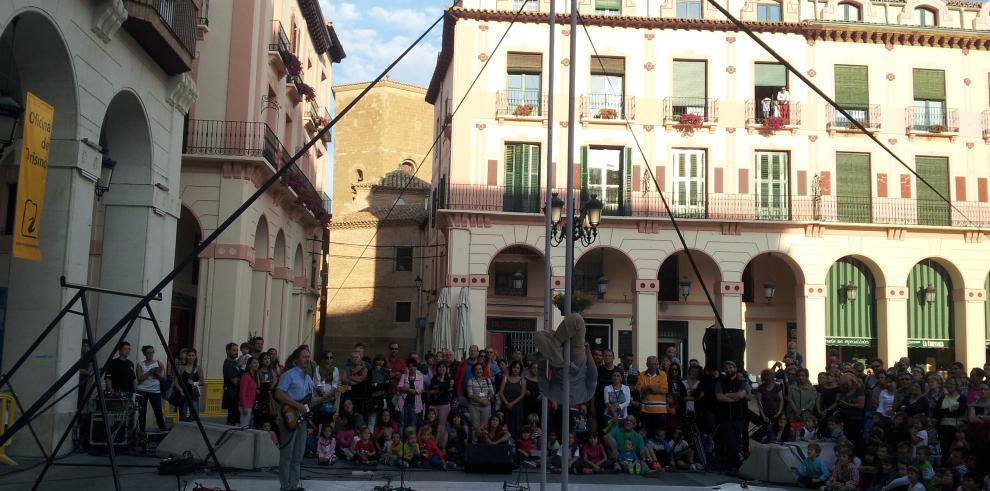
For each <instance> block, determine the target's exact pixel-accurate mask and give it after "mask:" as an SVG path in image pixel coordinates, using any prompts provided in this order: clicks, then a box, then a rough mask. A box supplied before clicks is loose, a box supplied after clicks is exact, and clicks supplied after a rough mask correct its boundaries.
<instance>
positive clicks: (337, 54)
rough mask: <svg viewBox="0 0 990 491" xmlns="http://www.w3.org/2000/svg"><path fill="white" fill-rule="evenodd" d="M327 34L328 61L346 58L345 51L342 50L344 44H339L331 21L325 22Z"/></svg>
mask: <svg viewBox="0 0 990 491" xmlns="http://www.w3.org/2000/svg"><path fill="white" fill-rule="evenodd" d="M327 34H329V35H330V61H332V62H334V63H340V61H341V60H343V59H344V58H347V53H345V52H344V46H343V45H342V44H340V38H338V37H337V30H336V29H334V28H333V22H327Z"/></svg>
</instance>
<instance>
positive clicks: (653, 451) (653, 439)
mask: <svg viewBox="0 0 990 491" xmlns="http://www.w3.org/2000/svg"><path fill="white" fill-rule="evenodd" d="M672 450H673V445H672V444H671V443H670V441H668V440H667V431H666V430H664V429H663V428H657V430H656V431H654V432H653V435H651V436H650V437H649V438H647V439H646V445H645V446H644V447H643V454H644V455H643V460H645V461H646V465H647V467H649V468H650V469H651V470H655V471H659V470H663V469H665V468H668V467H670V465H671V463H672V462H673V452H672Z"/></svg>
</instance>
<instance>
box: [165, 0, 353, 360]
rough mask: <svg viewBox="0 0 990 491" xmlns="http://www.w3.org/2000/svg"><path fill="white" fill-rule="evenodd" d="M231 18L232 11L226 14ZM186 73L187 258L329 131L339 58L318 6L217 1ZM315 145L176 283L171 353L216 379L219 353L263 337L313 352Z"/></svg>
mask: <svg viewBox="0 0 990 491" xmlns="http://www.w3.org/2000/svg"><path fill="white" fill-rule="evenodd" d="M235 7H236V8H235ZM204 34H205V38H204V40H203V41H202V42H201V47H200V53H199V58H198V61H197V64H196V67H195V69H194V72H193V76H194V77H195V78H196V80H197V81H198V84H199V90H200V98H199V101H198V102H197V103H196V104H195V105H194V106H193V107H192V108H191V110H190V113H189V118H188V119H187V121H186V124H185V133H184V138H183V140H182V143H183V146H182V151H183V158H182V187H181V197H182V216H181V217H180V219H179V227H178V228H179V230H178V234H177V239H176V256H175V257H176V258H180V257H184V256H185V254H188V253H189V251H191V250H192V248H193V247H194V245H195V244H196V243H197V242H198V241H199V240H201V239H202V237H205V236H206V235H208V234H210V233H211V232H212V231H213V230H215V229H216V228H217V226H218V225H219V224H220V223H221V222H223V220H225V219H226V218H227V217H228V216H230V215H231V213H232V212H233V211H234V210H235V209H237V207H239V206H240V205H241V203H243V202H244V201H245V200H247V199H248V198H249V197H250V196H251V195H252V194H254V193H255V192H256V191H257V189H258V187H259V186H260V185H261V184H262V183H263V182H264V181H265V180H267V179H268V178H269V177H270V176H271V175H273V174H274V173H275V172H276V171H277V170H278V169H280V168H281V166H283V165H285V164H286V163H287V162H288V161H289V159H290V158H291V157H292V156H293V155H294V154H295V153H296V152H297V151H298V150H299V149H301V148H302V147H303V145H305V144H306V143H307V142H308V141H309V140H310V138H312V137H313V136H314V135H315V134H316V132H317V131H318V130H319V128H322V127H323V126H325V125H326V123H327V122H328V121H329V114H330V112H329V110H328V108H329V101H330V84H331V77H332V64H333V63H338V62H340V60H341V59H342V58H343V57H344V52H343V49H342V47H341V45H340V43H339V42H338V41H337V39H336V36H335V34H334V31H333V29H332V27H331V26H330V25H329V24H328V23H327V22H326V20H325V19H324V17H323V14H322V12H321V11H320V6H319V2H317V1H315V0H276V1H268V0H264V1H262V0H252V1H240V0H238V1H236V2H235V1H234V0H214V1H213V2H211V3H210V10H209V31H208V32H205V33H204ZM328 141H329V136H327V137H326V138H324V139H321V140H319V141H317V142H316V144H315V145H314V146H313V147H311V148H310V149H309V150H308V151H307V153H305V154H304V155H303V156H302V157H301V158H300V159H299V160H298V161H297V162H296V169H294V170H293V171H290V173H289V174H287V175H286V176H285V177H283V178H282V179H281V181H280V182H279V183H278V184H276V185H275V186H273V187H271V188H269V189H268V190H266V192H265V193H264V194H263V195H262V196H261V197H260V198H259V199H258V200H257V201H256V202H255V203H254V204H253V205H252V206H251V208H250V209H249V210H247V211H246V212H245V213H244V214H243V215H242V216H241V217H240V218H239V219H238V220H237V221H236V222H235V223H234V224H233V225H232V226H231V227H230V228H229V229H227V230H226V231H225V232H224V233H223V234H222V235H221V236H220V238H219V239H218V240H217V241H216V243H215V244H211V245H210V247H209V248H208V249H207V250H206V251H205V252H203V253H202V254H200V257H199V260H198V261H197V262H196V264H194V265H193V266H192V267H190V268H188V269H187V270H186V271H184V272H183V274H182V276H181V277H180V278H178V279H177V280H176V282H175V287H174V290H175V295H174V298H173V301H172V304H171V308H172V310H171V325H172V337H171V339H170V343H171V344H172V346H173V347H174V348H182V347H195V348H196V349H197V350H198V352H199V356H200V360H201V361H202V363H203V365H204V367H205V369H206V377H207V378H220V376H221V366H222V363H223V359H224V354H223V353H224V346H225V345H226V344H227V343H229V342H232V341H233V342H237V343H241V342H245V341H247V340H248V339H249V338H250V337H252V336H262V337H263V338H264V339H265V344H266V346H269V347H275V348H276V349H278V350H279V356H280V358H281V359H284V357H285V355H287V354H288V352H289V351H291V350H292V349H295V347H296V346H298V345H299V344H300V343H312V341H313V339H314V337H313V333H314V331H315V328H316V323H317V316H316V311H317V310H316V308H317V304H318V301H319V292H320V286H321V285H319V277H320V264H321V262H322V261H321V260H320V256H321V251H322V242H323V231H324V229H325V226H326V224H327V223H328V222H329V198H328V197H327V196H326V194H325V193H324V192H323V189H324V185H323V183H324V180H325V178H326V162H327V146H326V145H327V142H328Z"/></svg>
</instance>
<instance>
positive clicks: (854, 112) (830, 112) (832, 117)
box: [825, 104, 881, 134]
mask: <svg viewBox="0 0 990 491" xmlns="http://www.w3.org/2000/svg"><path fill="white" fill-rule="evenodd" d="M842 108H843V109H845V110H846V112H847V113H849V115H850V116H852V117H853V118H855V119H856V121H859V124H861V125H863V126H864V127H865V128H866V129H868V130H879V129H880V118H881V115H880V105H879V104H870V105H862V106H855V105H847V106H843V107H842ZM825 114H826V117H827V118H828V123H827V129H828V132H829V134H834V133H835V132H837V131H840V132H841V131H850V132H857V131H859V128H856V125H854V124H853V123H852V121H850V120H849V119H847V118H846V117H845V116H843V115H842V113H840V112H839V111H837V110H836V109H835V108H834V107H832V106H831V105H829V106H826V107H825Z"/></svg>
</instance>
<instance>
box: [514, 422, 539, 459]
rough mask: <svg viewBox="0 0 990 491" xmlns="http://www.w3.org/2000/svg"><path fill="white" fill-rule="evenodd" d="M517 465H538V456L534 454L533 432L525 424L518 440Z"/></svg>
mask: <svg viewBox="0 0 990 491" xmlns="http://www.w3.org/2000/svg"><path fill="white" fill-rule="evenodd" d="M515 462H516V465H525V466H527V467H536V457H534V456H533V434H532V433H531V432H530V430H529V427H528V426H523V429H522V431H520V432H519V439H518V440H516V457H515Z"/></svg>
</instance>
